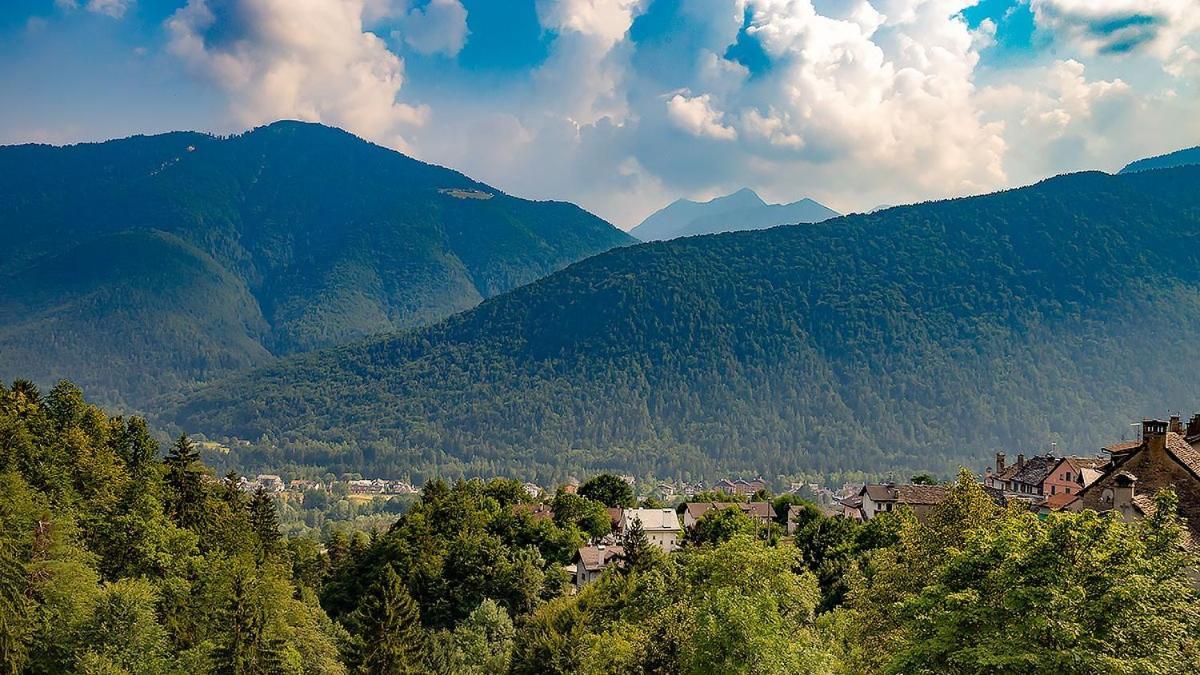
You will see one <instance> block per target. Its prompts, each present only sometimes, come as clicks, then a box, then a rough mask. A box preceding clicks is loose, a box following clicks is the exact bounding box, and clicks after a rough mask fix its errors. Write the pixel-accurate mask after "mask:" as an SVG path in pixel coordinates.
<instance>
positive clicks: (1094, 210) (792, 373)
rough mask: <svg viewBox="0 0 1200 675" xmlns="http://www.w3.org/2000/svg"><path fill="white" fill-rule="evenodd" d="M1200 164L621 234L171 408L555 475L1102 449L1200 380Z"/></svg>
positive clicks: (359, 452)
mask: <svg viewBox="0 0 1200 675" xmlns="http://www.w3.org/2000/svg"><path fill="white" fill-rule="evenodd" d="M1198 182H1200V167H1194V166H1193V167H1180V168H1175V169H1165V170H1160V171H1151V172H1142V173H1135V174H1129V175H1123V176H1108V175H1104V174H1100V173H1083V174H1074V175H1069V176H1061V177H1058V178H1054V179H1050V180H1047V181H1044V182H1042V183H1039V184H1037V185H1034V186H1030V187H1026V188H1021V189H1017V190H1011V191H1007V192H1002V193H997V194H991V195H984V196H978V197H970V198H964V199H955V200H949V201H942V202H934V203H925V204H918V205H913V206H905V207H899V208H893V209H887V210H884V211H881V212H878V213H873V214H860V215H853V216H847V217H844V218H838V219H834V220H831V221H827V222H825V223H820V224H816V225H804V226H796V227H780V228H774V229H771V230H766V231H759V232H743V233H730V234H723V235H716V236H709V237H692V238H686V239H681V240H675V241H670V242H663V243H655V244H646V245H641V246H633V247H627V248H621V249H617V250H614V251H609V252H607V253H603V254H600V255H597V256H594V257H592V258H589V259H587V260H585V261H582V262H580V263H578V264H575V265H572V266H570V267H569V268H566V269H564V270H562V271H560V272H558V273H555V274H553V275H551V276H549V277H547V278H545V279H542V280H540V281H538V282H536V283H533V284H530V285H528V286H524V287H521V288H519V289H516V290H514V291H512V292H510V293H508V294H505V295H503V296H501V297H498V298H496V299H494V300H492V301H490V302H486V303H484V304H482V305H480V306H479V307H477V308H475V309H473V310H471V311H469V312H465V313H462V314H458V315H455V316H453V317H451V318H450V319H448V320H446V321H444V322H442V323H440V324H437V325H435V326H432V327H430V328H426V329H421V330H415V331H412V332H408V333H404V334H399V335H390V336H381V337H378V338H375V339H372V340H368V341H366V342H363V343H359V344H355V345H350V346H345V347H339V348H336V349H330V350H326V351H321V352H319V353H316V354H311V355H306V356H303V357H298V358H292V359H287V360H284V361H281V362H279V363H277V364H274V365H271V366H269V367H266V368H263V369H259V370H255V371H253V372H252V373H248V374H242V375H238V376H236V377H233V378H230V379H226V380H223V381H220V382H216V383H213V384H211V385H209V386H207V387H205V388H203V389H201V390H199V391H196V392H194V393H192V394H191V395H189V396H188V397H187V398H186V400H184V401H182V402H180V403H179V404H178V405H175V406H171V407H170V408H169V409H168V410H165V411H164V413H163V418H162V419H164V420H165V421H169V422H173V423H176V424H178V425H180V426H181V427H185V428H188V429H194V430H200V431H203V432H205V433H209V434H214V435H220V436H222V437H237V438H239V439H246V440H248V441H249V442H250V443H251V447H250V448H247V449H245V450H238V451H237V452H239V454H240V455H241V458H242V459H243V460H244V461H245V462H247V463H250V464H254V463H265V462H266V461H268V460H270V459H272V458H277V457H288V456H304V457H305V459H306V461H308V462H311V463H315V464H323V465H328V466H331V467H337V469H336V470H342V469H345V470H359V471H371V472H373V473H375V474H377V475H392V474H395V475H401V474H402V473H403V472H406V471H411V472H413V473H414V474H415V475H419V476H432V475H435V474H436V475H442V476H452V477H453V476H474V475H485V476H487V475H505V474H507V475H520V476H522V478H523V479H524V480H533V481H535V482H552V481H560V482H561V480H564V479H565V478H566V477H568V476H570V475H586V474H589V473H595V472H598V471H610V472H629V473H633V474H635V475H643V474H654V475H656V476H662V477H672V478H678V479H690V480H696V479H700V478H706V477H711V476H714V475H720V474H722V473H732V474H754V473H759V472H761V473H763V474H765V475H790V474H796V473H806V474H808V475H811V476H825V477H827V480H826V482H832V480H834V479H835V478H836V477H837V476H842V475H847V474H850V473H852V472H863V471H865V472H870V473H875V474H886V473H888V472H895V475H911V474H912V473H914V472H919V471H930V472H933V473H934V474H937V475H948V474H950V473H951V472H952V471H954V470H956V469H957V467H958V466H959V465H960V464H963V463H975V462H978V461H980V458H981V457H986V456H989V455H990V453H992V452H994V451H995V450H997V449H1003V448H1013V447H1045V444H1047V443H1049V442H1057V443H1058V444H1059V447H1070V448H1094V447H1099V446H1100V445H1102V444H1103V443H1104V442H1107V441H1109V440H1111V439H1113V438H1120V437H1121V435H1122V434H1123V433H1125V432H1126V431H1127V427H1126V423H1127V420H1129V419H1131V418H1132V419H1137V418H1140V416H1141V415H1142V414H1143V413H1144V412H1145V411H1148V410H1164V409H1168V408H1171V407H1172V406H1177V405H1178V404H1179V403H1178V402H1179V401H1186V400H1190V399H1191V397H1193V396H1194V393H1195V392H1194V386H1193V383H1192V382H1191V380H1190V378H1189V377H1187V375H1186V374H1185V373H1184V372H1183V371H1182V370H1181V369H1180V368H1178V364H1180V363H1193V362H1197V361H1200V339H1197V336H1198V335H1200V247H1194V246H1185V245H1182V244H1183V243H1184V242H1189V241H1191V240H1192V238H1193V237H1194V235H1195V232H1196V231H1197V229H1200V193H1198V191H1197V190H1196V189H1195V186H1196V184H1197V183H1198ZM1166 251H1169V252H1170V253H1169V254H1166V253H1164V252H1166ZM1164 256H1167V257H1166V258H1164ZM1147 270H1154V274H1146V271H1147ZM230 445H231V446H232V443H230Z"/></svg>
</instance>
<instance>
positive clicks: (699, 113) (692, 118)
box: [667, 93, 737, 141]
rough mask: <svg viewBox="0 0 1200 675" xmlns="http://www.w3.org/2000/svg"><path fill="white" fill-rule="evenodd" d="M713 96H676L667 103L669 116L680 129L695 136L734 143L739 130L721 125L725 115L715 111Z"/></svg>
mask: <svg viewBox="0 0 1200 675" xmlns="http://www.w3.org/2000/svg"><path fill="white" fill-rule="evenodd" d="M711 98H712V97H711V96H709V95H708V94H701V95H700V96H694V97H691V98H689V97H687V96H685V95H684V94H682V93H681V94H675V95H674V96H672V97H671V100H669V101H667V116H668V117H670V119H671V121H672V122H674V123H675V124H676V125H677V126H678V127H679V128H680V129H683V130H684V131H686V132H688V133H689V134H691V135H693V136H700V137H704V138H716V139H719V140H723V141H732V140H734V139H736V138H737V130H736V129H734V128H733V127H729V126H725V125H724V124H722V123H721V120H722V118H724V116H725V115H724V113H721V112H718V111H716V110H713V107H712V100H711Z"/></svg>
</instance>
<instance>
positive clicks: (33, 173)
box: [0, 121, 634, 403]
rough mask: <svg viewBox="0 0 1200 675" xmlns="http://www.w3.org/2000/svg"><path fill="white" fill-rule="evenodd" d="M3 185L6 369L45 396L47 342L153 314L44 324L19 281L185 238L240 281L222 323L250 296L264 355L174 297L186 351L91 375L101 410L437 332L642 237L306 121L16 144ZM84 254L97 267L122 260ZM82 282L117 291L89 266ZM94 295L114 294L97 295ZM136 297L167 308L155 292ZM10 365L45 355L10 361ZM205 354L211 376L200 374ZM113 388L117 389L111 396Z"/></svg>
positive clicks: (249, 316)
mask: <svg viewBox="0 0 1200 675" xmlns="http://www.w3.org/2000/svg"><path fill="white" fill-rule="evenodd" d="M0 175H2V176H3V178H0V201H2V202H3V205H2V206H0V247H3V248H5V249H6V250H7V251H8V252H9V255H8V256H6V257H5V258H4V259H3V260H0V289H9V290H10V292H8V293H6V294H4V295H6V296H8V297H6V298H4V300H3V301H0V304H2V303H5V302H6V303H7V306H8V307H7V310H0V314H2V315H3V316H6V317H7V320H6V321H5V323H3V324H0V336H3V337H0V372H12V373H18V372H19V373H20V374H22V375H24V376H28V377H31V378H33V379H36V380H38V381H40V382H44V383H45V382H46V381H47V380H48V379H49V378H51V377H53V375H52V374H51V372H52V371H53V372H57V371H56V368H57V365H56V363H55V360H54V359H52V358H36V356H37V353H38V350H37V345H38V344H39V343H47V344H59V343H63V344H67V343H71V344H78V343H77V342H76V338H77V337H78V336H79V335H82V334H88V333H89V331H91V329H90V327H89V325H90V324H96V323H101V324H103V323H108V322H113V325H115V326H116V328H117V331H116V332H118V333H119V332H121V331H123V330H125V327H124V326H121V325H120V324H121V322H123V321H125V320H133V318H132V317H136V316H152V314H151V313H150V312H149V308H148V307H136V308H135V307H131V306H126V305H125V304H120V303H118V304H111V303H109V304H105V303H92V304H89V305H84V306H81V308H82V314H81V315H80V316H79V317H78V319H77V320H76V321H73V322H72V321H68V320H67V319H68V318H69V317H66V316H65V315H62V314H60V315H58V319H55V320H50V319H49V318H48V317H46V316H43V315H42V314H39V313H38V312H39V311H49V308H46V307H42V308H41V310H38V309H37V308H36V307H35V306H33V305H30V304H29V303H28V302H26V299H24V298H20V297H14V295H13V292H11V291H12V290H15V289H18V288H25V289H26V290H27V291H29V292H32V291H33V290H36V289H29V288H27V287H25V286H22V285H21V284H20V283H19V280H20V278H21V276H22V275H24V274H27V273H29V271H30V270H34V269H36V268H37V267H38V265H40V264H42V263H43V262H45V261H48V260H52V259H53V258H54V257H55V256H60V255H63V254H64V253H65V252H66V251H70V250H75V249H77V248H79V247H87V246H89V245H92V244H93V243H96V242H103V241H106V240H105V237H110V236H114V235H118V234H121V233H133V232H139V233H149V232H156V233H161V234H163V235H169V236H171V237H174V238H175V239H177V240H178V241H179V242H183V243H184V244H186V245H187V246H186V247H184V248H178V247H176V248H174V249H172V250H173V252H174V253H181V252H182V253H184V254H185V255H201V256H203V257H205V258H206V259H207V260H209V261H210V262H212V263H214V264H216V265H217V266H219V267H220V268H221V269H222V270H223V271H224V272H227V273H228V275H230V276H229V277H228V278H226V281H230V279H232V280H236V282H231V283H232V285H233V286H238V287H239V288H232V287H230V288H228V289H224V288H222V289H217V288H214V287H212V286H211V285H209V286H203V288H205V293H206V294H207V297H211V298H212V299H213V301H214V304H215V305H220V306H221V307H223V309H216V308H215V307H214V311H215V312H216V314H218V315H221V316H225V314H223V312H226V311H227V310H229V309H230V308H231V307H232V306H233V305H230V304H228V303H231V302H232V303H233V304H234V305H236V304H238V303H240V302H241V301H240V300H239V301H236V302H235V301H234V300H233V298H234V297H235V296H236V297H241V296H242V294H243V293H246V294H248V297H249V298H250V300H251V302H250V304H249V306H245V307H243V309H244V310H245V313H246V315H245V316H244V317H243V320H242V321H241V322H240V323H242V324H244V325H245V326H246V327H248V328H246V329H245V330H241V331H240V332H239V337H238V338H236V339H233V342H235V343H239V342H243V341H246V340H249V341H251V342H257V343H259V347H260V349H252V348H247V349H237V350H234V353H233V355H230V354H227V353H226V346H227V344H226V343H227V342H228V341H229V340H228V339H227V338H226V337H225V336H223V335H217V334H215V333H216V332H221V331H226V330H232V329H234V326H236V325H237V324H238V323H239V322H233V323H229V322H228V321H225V320H223V321H225V322H224V323H221V322H218V323H219V324H220V326H221V327H220V328H216V327H215V326H214V327H213V328H212V329H211V330H210V329H209V327H208V326H207V323H208V321H207V319H206V312H205V311H204V304H205V297H204V296H201V297H191V298H186V299H182V300H179V299H178V298H177V300H178V304H179V309H180V311H182V312H183V316H181V317H180V318H179V319H178V321H180V322H182V323H184V324H188V323H190V324H191V325H192V329H191V330H190V332H189V331H185V333H188V334H187V335H184V334H183V333H181V334H180V335H179V339H180V340H181V344H179V345H178V346H177V347H176V350H177V351H179V352H180V353H185V352H186V353H189V354H191V355H192V356H190V357H181V358H179V359H176V358H173V357H172V356H171V354H170V353H169V352H170V350H167V352H165V353H162V354H159V355H158V356H159V358H158V359H157V360H155V361H154V363H155V365H156V366H157V368H158V369H160V370H162V371H163V372H162V373H160V374H158V375H157V376H155V377H150V376H149V375H148V374H145V373H143V374H142V375H141V376H140V377H139V376H138V375H137V374H130V375H129V376H128V377H125V376H113V375H111V374H106V373H105V372H103V369H101V368H100V367H98V366H95V365H94V366H91V367H86V368H84V372H80V373H75V374H74V379H77V380H78V381H79V382H80V384H82V385H84V386H86V387H87V388H88V389H89V390H94V391H98V392H102V395H101V400H104V401H106V402H130V403H141V402H145V401H146V400H148V399H149V398H151V397H153V396H155V395H157V394H159V393H161V392H162V391H166V390H167V389H171V388H175V387H180V386H183V387H186V386H189V385H190V383H192V382H193V381H195V378H194V377H192V375H186V376H185V375H184V374H183V373H190V374H204V377H202V378H200V379H208V378H209V377H211V376H213V375H214V374H215V373H218V372H220V371H224V370H227V369H228V367H229V366H236V367H244V366H247V365H257V364H261V363H262V362H263V360H264V359H265V358H268V357H266V356H263V354H267V355H283V354H290V353H297V352H303V351H308V350H311V349H315V348H320V347H325V346H330V345H334V344H338V343H341V342H344V341H349V340H354V339H357V338H360V337H363V336H366V335H370V334H374V333H383V332H388V331H393V330H397V329H403V328H408V327H414V326H419V325H425V324H429V323H433V322H435V321H437V320H440V319H442V318H444V317H446V316H448V315H450V314H453V313H455V312H459V311H463V310H465V309H468V308H470V307H472V306H474V305H475V304H478V302H479V301H481V300H482V299H484V298H487V297H490V296H493V295H496V294H498V293H501V292H504V291H506V290H509V289H511V288H515V287H516V286H519V285H522V284H524V283H528V282H529V281H532V280H534V279H536V278H538V277H541V276H544V275H545V274H547V273H550V272H552V271H554V270H556V269H559V268H561V267H562V266H564V265H566V264H568V263H570V262H573V261H575V260H578V259H581V258H583V257H587V256H588V255H591V254H593V253H597V252H600V251H603V250H606V249H608V248H611V247H613V246H620V245H626V244H629V243H633V241H634V240H633V239H632V238H631V237H629V236H628V235H626V234H624V233H622V232H620V231H619V230H617V229H616V228H615V227H613V226H612V225H610V224H609V223H606V222H605V221H603V220H601V219H599V218H597V217H596V216H594V215H592V214H589V213H587V212H586V211H583V210H582V209H580V208H578V207H576V206H574V205H570V204H566V203H563V202H532V201H528V200H523V199H519V198H516V197H512V196H510V195H507V194H505V193H504V192H502V191H500V190H497V189H496V188H493V187H491V186H488V185H486V184H484V183H480V182H478V181H475V180H473V179H471V178H469V177H467V176H465V175H463V174H461V173H459V172H457V171H453V170H451V169H447V168H444V167H438V166H434V165H430V164H426V163H423V162H420V161H418V160H415V159H413V158H411V157H407V156H405V155H402V154H400V153H397V152H395V151H392V150H389V149H387V148H383V147H381V146H378V145H375V144H372V143H368V142H367V141H364V140H362V139H360V138H357V137H355V136H353V135H352V134H349V133H347V132H345V131H342V130H340V129H335V128H332V127H325V126H323V125H317V124H311V123H304V122H294V121H282V122H276V123H274V124H270V125H266V126H263V127H258V128H256V129H253V130H250V131H248V132H245V133H243V134H238V135H234V136H228V137H216V136H209V135H205V134H199V133H196V132H170V133H167V134H160V135H155V136H134V137H130V138H127V139H118V140H115V141H107V142H103V143H90V144H78V145H74V146H63V147H56V146H45V145H22V146H8V147H3V148H0ZM127 241H129V242H131V243H132V242H135V240H127ZM136 243H137V245H149V244H150V242H149V241H148V240H145V239H137V240H136ZM163 245H165V244H164V243H163V241H162V240H159V241H158V242H156V243H154V246H160V247H161V246H163ZM189 247H190V248H189ZM78 255H80V256H81V258H80V259H86V260H87V261H88V262H89V264H91V265H93V266H96V267H100V268H104V267H106V266H111V265H112V264H113V263H112V261H110V260H108V259H106V258H103V257H99V256H94V255H93V256H88V255H86V254H85V253H79V254H78ZM173 259H174V260H176V261H177V262H180V261H182V258H179V257H175V258H173ZM181 264H182V263H181ZM188 264H189V265H198V264H201V261H192V262H190V263H188ZM205 264H207V263H205ZM149 269H150V268H142V269H141V272H146V271H147V270H149ZM153 269H154V270H155V272H156V273H157V274H158V275H159V276H158V277H157V278H155V279H153V280H149V281H148V282H147V283H149V286H148V287H149V288H160V289H167V288H177V290H179V292H184V291H186V288H179V287H176V286H173V285H172V281H171V280H170V279H168V278H165V277H169V276H170V275H171V274H172V270H169V269H164V268H161V267H158V268H153ZM109 271H110V272H113V273H114V274H116V273H119V272H120V270H119V269H115V268H114V269H111V270H109ZM82 277H83V278H86V279H93V280H95V281H96V282H97V283H100V280H101V279H106V280H107V281H105V283H119V279H118V278H117V277H114V276H105V275H104V274H102V273H98V274H96V275H89V273H88V271H87V270H84V271H83V274H82ZM58 281H60V282H63V283H67V282H69V281H70V280H69V279H62V278H60V279H58ZM156 284H157V285H156ZM200 287H201V286H198V287H197V288H200ZM92 291H94V292H96V293H100V294H101V295H103V294H104V293H105V292H106V291H105V288H104V287H102V286H97V287H96V288H93V289H92ZM172 292H175V291H172ZM133 295H135V296H137V297H139V298H141V301H142V302H143V303H147V304H159V305H161V304H163V302H162V299H156V298H154V297H152V295H148V294H139V293H134V294H133ZM172 297H174V296H172ZM118 307H120V308H121V309H120V311H118ZM113 312H117V314H116V315H113V314H112V313H113ZM184 317H186V318H184ZM249 327H257V328H249ZM261 327H265V329H263V330H259V328H261ZM143 329H144V330H152V329H153V326H149V327H143ZM90 334H92V335H97V336H99V335H102V333H97V332H95V331H91V333H90ZM148 344H149V343H148ZM122 351H123V346H122V345H121V344H120V343H115V342H106V344H104V345H100V346H99V349H97V350H96V352H97V353H102V354H103V353H107V354H110V355H111V357H113V358H116V359H120V358H121V357H122V356H123V354H122ZM17 353H21V354H32V355H33V356H34V357H35V358H34V359H33V361H32V362H30V361H29V360H28V359H21V360H18V359H17V358H16V357H15V356H11V355H15V354H17ZM197 359H198V360H199V361H203V362H205V363H193V361H196V360H197ZM116 380H120V381H121V382H122V383H123V384H122V385H121V386H120V387H115V386H114V381H116ZM122 391H123V392H125V393H124V394H122V393H121V392H122Z"/></svg>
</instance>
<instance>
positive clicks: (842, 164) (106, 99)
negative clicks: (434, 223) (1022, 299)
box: [0, 0, 1200, 227]
mask: <svg viewBox="0 0 1200 675" xmlns="http://www.w3.org/2000/svg"><path fill="white" fill-rule="evenodd" d="M1198 86H1200V3H1198V2H1196V0H982V1H981V2H973V1H972V0H870V1H869V0H15V1H13V0H9V1H8V2H5V3H2V4H0V92H3V103H4V105H3V106H0V143H20V142H31V141H33V142H49V143H70V142H77V141H87V140H101V139H105V138H112V137H119V136H126V135H130V134H134V133H155V132H161V131H166V130H171V129H198V130H204V131H211V132H216V133H230V132H236V131H241V130H244V129H246V128H250V127H253V126H255V125H258V124H263V123H266V122H270V121H273V120H275V119H279V118H285V117H286V118H299V119H309V120H316V121H322V122H325V123H328V124H333V125H337V126H341V127H344V128H347V129H349V130H351V131H353V132H355V133H357V134H359V135H361V136H363V137H365V138H368V139H371V140H373V141H376V142H379V143H381V144H384V145H388V146H390V147H393V148H396V149H398V150H401V151H403V152H407V153H410V154H412V155H414V156H417V157H419V158H421V159H424V160H426V161H431V162H436V163H439V164H445V165H449V166H453V167H455V168H458V169H460V170H462V171H465V172H466V173H468V174H470V175H472V176H474V177H476V178H479V179H481V180H484V181H487V182H489V183H492V184H494V185H496V186H497V187H499V188H501V189H504V190H507V191H509V192H512V193H514V194H518V195H522V196H528V197H533V198H545V199H551V198H553V199H565V200H570V201H574V202H577V203H579V204H581V205H583V206H584V207H586V208H588V209H590V210H592V211H594V212H596V213H598V214H600V215H602V216H604V217H606V218H608V219H610V220H612V221H613V222H615V223H617V224H619V225H622V226H626V227H628V226H632V225H634V224H636V223H637V222H638V221H639V220H640V219H641V218H642V217H644V216H645V215H647V214H648V213H649V212H650V211H652V210H653V209H655V208H658V207H661V206H663V205H664V204H666V203H668V202H669V201H671V200H673V199H675V198H677V197H681V196H684V197H692V198H707V197H711V196H715V195H717V194H723V193H727V192H731V191H733V190H735V189H737V188H739V187H742V186H749V187H752V188H755V189H756V190H758V191H759V192H760V194H762V195H763V196H764V197H766V198H767V199H769V200H772V201H790V200H795V199H799V198H801V197H804V196H811V197H813V198H816V199H818V200H820V201H822V202H824V203H827V204H829V205H830V206H832V207H834V208H836V209H839V210H842V211H851V210H856V209H866V208H870V207H872V206H874V205H876V204H880V203H902V202H908V201H915V200H921V199H928V198H937V197H944V196H952V195H960V194H969V193H976V192H982V191H988V190H994V189H998V188H1002V187H1006V186H1011V185H1017V184H1021V183H1026V182H1029V181H1033V180H1036V179H1038V178H1041V177H1044V176H1047V175H1052V174H1054V173H1060V172H1065V171H1074V170H1080V169H1090V168H1097V169H1103V170H1113V169H1116V168H1118V167H1119V166H1121V165H1122V164H1123V163H1125V162H1127V161H1129V160H1131V159H1134V158H1137V157H1140V156H1145V155H1150V154H1157V153H1160V152H1164V151H1168V150H1171V149H1175V148H1178V147H1186V146H1191V145H1196V144H1198V143H1200V100H1198V93H1197V87H1198Z"/></svg>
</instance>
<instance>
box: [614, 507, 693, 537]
mask: <svg viewBox="0 0 1200 675" xmlns="http://www.w3.org/2000/svg"><path fill="white" fill-rule="evenodd" d="M621 517H622V519H623V520H624V522H623V526H624V528H625V529H628V528H629V527H630V526H631V525H632V524H633V521H634V519H637V520H640V521H642V530H644V531H646V532H679V531H680V530H682V529H683V528H682V527H680V526H679V515H678V514H676V513H675V509H625V510H624V511H622V512H621Z"/></svg>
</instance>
